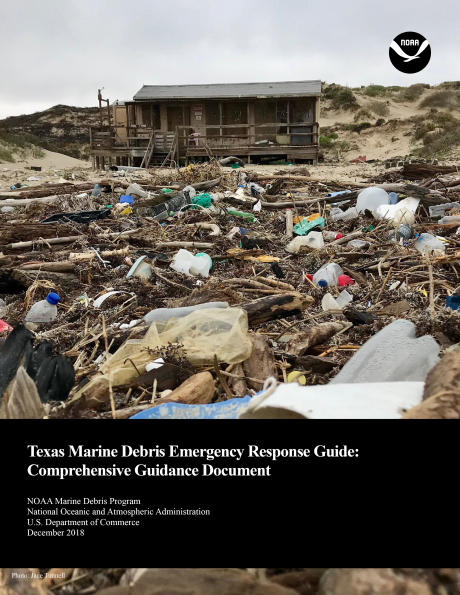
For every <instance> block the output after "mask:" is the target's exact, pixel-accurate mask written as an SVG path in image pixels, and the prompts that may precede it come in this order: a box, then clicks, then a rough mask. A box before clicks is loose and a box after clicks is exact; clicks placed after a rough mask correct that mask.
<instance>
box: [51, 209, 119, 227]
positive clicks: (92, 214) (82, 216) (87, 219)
mask: <svg viewBox="0 0 460 595" xmlns="http://www.w3.org/2000/svg"><path fill="white" fill-rule="evenodd" d="M107 217H110V209H101V210H100V211H76V212H75V213H54V215H50V216H49V217H46V219H43V221H40V223H58V222H60V221H63V222H65V221H74V222H75V223H83V224H84V225H88V224H89V223H91V222H92V221H98V220H100V219H106V218H107Z"/></svg>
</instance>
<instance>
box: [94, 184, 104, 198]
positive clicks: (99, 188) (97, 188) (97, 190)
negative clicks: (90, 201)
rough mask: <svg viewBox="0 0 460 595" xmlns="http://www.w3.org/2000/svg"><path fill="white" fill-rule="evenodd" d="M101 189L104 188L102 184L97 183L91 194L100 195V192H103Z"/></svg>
mask: <svg viewBox="0 0 460 595" xmlns="http://www.w3.org/2000/svg"><path fill="white" fill-rule="evenodd" d="M101 190H102V186H99V184H95V185H94V188H93V191H92V193H91V194H92V195H93V196H99V194H100V193H101Z"/></svg>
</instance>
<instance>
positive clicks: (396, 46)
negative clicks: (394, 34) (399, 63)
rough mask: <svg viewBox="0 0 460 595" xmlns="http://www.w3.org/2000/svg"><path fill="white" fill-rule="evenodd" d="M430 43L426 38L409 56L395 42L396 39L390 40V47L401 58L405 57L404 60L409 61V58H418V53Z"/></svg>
mask: <svg viewBox="0 0 460 595" xmlns="http://www.w3.org/2000/svg"><path fill="white" fill-rule="evenodd" d="M429 45H430V44H429V43H428V40H426V39H425V41H424V42H423V43H422V45H421V46H420V48H419V50H418V52H417V53H416V54H415V56H409V55H407V54H406V52H405V51H404V50H403V49H402V48H401V47H400V46H399V45H398V44H397V43H396V41H394V40H393V41H392V42H391V45H390V48H391V49H392V50H394V51H395V52H396V53H397V54H398V56H401V58H405V60H404V62H410V61H411V60H415V59H416V58H420V54H421V53H422V52H423V51H424V50H426V48H427V47H428V46H429Z"/></svg>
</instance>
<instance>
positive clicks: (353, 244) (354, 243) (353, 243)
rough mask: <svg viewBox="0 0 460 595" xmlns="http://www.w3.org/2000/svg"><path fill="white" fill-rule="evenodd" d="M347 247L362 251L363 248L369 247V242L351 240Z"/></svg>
mask: <svg viewBox="0 0 460 595" xmlns="http://www.w3.org/2000/svg"><path fill="white" fill-rule="evenodd" d="M347 246H348V247H349V248H356V249H357V250H360V249H361V248H366V247H367V246H369V242H366V241H365V240H350V241H349V242H348V244H347Z"/></svg>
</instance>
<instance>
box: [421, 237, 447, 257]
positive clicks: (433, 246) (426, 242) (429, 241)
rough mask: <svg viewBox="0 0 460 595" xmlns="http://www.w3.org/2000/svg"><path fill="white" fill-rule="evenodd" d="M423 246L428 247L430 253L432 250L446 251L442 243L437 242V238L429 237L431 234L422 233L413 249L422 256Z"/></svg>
mask: <svg viewBox="0 0 460 595" xmlns="http://www.w3.org/2000/svg"><path fill="white" fill-rule="evenodd" d="M425 246H428V249H429V251H430V252H432V251H433V250H442V251H443V252H444V251H445V249H446V246H445V244H444V242H441V240H438V238H436V237H435V236H433V235H431V233H422V234H421V235H420V236H419V238H418V240H417V241H416V242H415V247H416V248H417V250H418V251H419V252H421V253H422V254H424V253H425Z"/></svg>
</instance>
